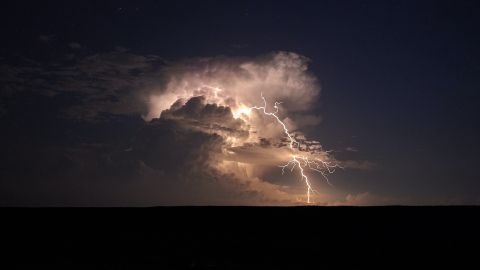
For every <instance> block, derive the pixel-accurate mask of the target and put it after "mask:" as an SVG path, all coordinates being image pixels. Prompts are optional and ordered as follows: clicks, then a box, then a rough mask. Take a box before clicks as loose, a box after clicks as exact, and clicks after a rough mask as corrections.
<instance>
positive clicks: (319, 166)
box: [250, 93, 342, 204]
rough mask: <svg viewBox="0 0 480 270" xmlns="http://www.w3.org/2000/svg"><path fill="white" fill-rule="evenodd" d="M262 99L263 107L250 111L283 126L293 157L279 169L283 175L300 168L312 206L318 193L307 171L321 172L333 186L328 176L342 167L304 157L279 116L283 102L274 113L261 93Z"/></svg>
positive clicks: (276, 107)
mask: <svg viewBox="0 0 480 270" xmlns="http://www.w3.org/2000/svg"><path fill="white" fill-rule="evenodd" d="M261 97H262V100H263V106H254V107H250V109H251V110H252V109H254V110H259V111H261V112H263V114H265V115H268V116H271V117H273V118H275V120H276V121H277V122H278V123H279V124H280V126H282V128H283V132H284V133H285V135H286V136H287V138H288V140H289V141H290V143H289V148H290V149H291V150H292V156H291V159H290V160H289V161H288V162H287V163H286V164H285V165H281V166H279V167H280V168H282V175H283V174H284V173H285V169H290V171H291V172H293V170H294V169H295V168H297V167H298V169H299V171H300V174H301V180H302V181H303V182H304V183H305V186H306V188H307V192H306V195H307V203H308V204H310V203H312V202H311V200H310V197H311V195H312V193H318V192H317V191H316V190H315V189H313V187H312V184H311V183H310V180H309V179H308V176H307V175H306V174H305V169H307V168H308V169H310V170H313V171H316V172H319V173H320V174H321V175H322V176H323V178H324V179H325V180H326V182H327V184H329V185H330V186H332V184H331V183H330V180H329V179H328V177H327V174H331V173H334V172H335V169H336V168H342V167H341V166H340V165H338V164H336V163H335V164H332V163H331V162H328V161H325V160H321V159H319V158H314V159H313V160H312V159H309V157H308V156H306V155H302V154H301V153H300V152H301V150H300V143H299V142H298V141H297V140H296V139H295V136H294V134H292V133H290V131H289V130H288V128H287V126H286V125H285V123H284V122H283V121H282V120H280V118H279V117H278V115H277V114H278V111H279V107H278V105H280V104H281V102H277V101H275V103H274V105H273V108H274V111H272V112H268V111H267V100H266V99H265V97H264V96H263V93H261ZM327 153H328V152H327Z"/></svg>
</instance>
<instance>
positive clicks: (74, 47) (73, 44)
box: [68, 42, 82, 50]
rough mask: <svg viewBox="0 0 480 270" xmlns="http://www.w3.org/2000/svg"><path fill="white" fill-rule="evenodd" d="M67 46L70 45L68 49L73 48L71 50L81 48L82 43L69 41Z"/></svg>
mask: <svg viewBox="0 0 480 270" xmlns="http://www.w3.org/2000/svg"><path fill="white" fill-rule="evenodd" d="M68 47H70V49H73V50H79V49H81V48H82V45H80V43H77V42H70V43H68Z"/></svg>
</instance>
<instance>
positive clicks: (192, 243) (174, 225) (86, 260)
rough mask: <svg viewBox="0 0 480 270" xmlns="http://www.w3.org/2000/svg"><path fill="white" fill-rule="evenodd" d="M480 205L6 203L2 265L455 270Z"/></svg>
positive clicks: (468, 257) (469, 246) (473, 237)
mask: <svg viewBox="0 0 480 270" xmlns="http://www.w3.org/2000/svg"><path fill="white" fill-rule="evenodd" d="M479 209H480V208H479V207H469V206H435V207H402V206H388V207H153V208H69V209H65V208H4V209H2V210H1V212H2V213H1V215H2V220H3V221H2V236H1V238H2V246H3V248H2V250H4V251H3V252H2V253H3V256H2V257H3V259H2V264H6V263H14V264H16V265H20V266H28V265H30V266H32V265H35V266H38V265H43V266H49V267H53V268H55V269H251V268H265V267H268V268H269V269H276V268H289V269H300V268H309V267H313V268H318V269H320V268H327V269H329V268H332V267H333V268H340V267H344V266H355V267H369V266H384V267H390V266H408V267H410V266H411V265H412V264H414V263H415V265H419V263H420V264H424V265H426V266H427V265H428V266H432V265H444V264H452V265H455V266H457V267H458V266H460V265H464V264H467V263H469V262H473V260H474V259H475V256H476V255H475V254H476V253H477V252H478V243H479V240H480V233H479V232H478V228H480V222H479V221H478V218H477V217H478V215H479ZM2 268H3V269H8V268H5V267H2Z"/></svg>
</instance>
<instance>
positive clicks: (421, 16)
mask: <svg viewBox="0 0 480 270" xmlns="http://www.w3.org/2000/svg"><path fill="white" fill-rule="evenodd" d="M137 2H138V3H137ZM2 6H3V7H2V11H1V19H0V20H1V24H2V33H3V41H2V46H1V49H0V52H1V57H2V59H1V61H2V62H3V63H6V65H7V66H8V67H12V66H22V65H24V63H25V62H26V61H27V59H30V60H35V61H37V63H51V62H54V61H56V59H59V58H60V57H63V56H64V55H68V54H71V53H72V51H73V50H76V51H75V55H76V56H77V57H78V56H79V55H80V56H88V55H93V54H98V53H104V52H109V51H112V50H115V48H117V49H118V47H123V48H126V49H128V50H129V52H132V53H135V54H138V55H157V56H159V57H161V58H162V59H164V60H167V61H176V60H179V59H184V58H190V57H199V56H206V57H207V56H208V57H211V56H218V55H227V56H256V55H261V54H265V53H269V52H271V51H293V52H296V53H299V54H302V55H304V56H306V57H308V58H310V59H311V63H310V70H311V72H312V73H313V74H315V75H316V76H317V77H318V78H319V80H320V83H321V86H322V93H321V97H320V98H319V99H318V101H316V102H317V106H315V111H316V112H317V113H318V114H320V115H322V118H323V121H322V123H321V124H320V125H319V126H318V127H315V128H311V129H309V130H306V133H307V134H308V135H309V136H311V137H315V138H319V139H320V141H321V142H322V143H323V144H324V146H326V148H329V149H342V148H345V147H354V148H356V149H358V152H354V153H339V154H338V155H340V156H342V155H343V154H345V155H346V154H348V155H351V156H349V158H350V157H353V158H358V159H362V160H369V161H371V162H373V163H375V164H376V166H375V168H374V169H373V170H370V171H366V172H358V171H345V172H340V173H339V174H338V175H336V176H335V179H336V180H335V181H336V182H337V184H338V185H340V186H342V185H344V186H345V187H346V188H347V189H349V191H350V192H352V193H355V192H357V193H358V192H361V191H363V190H368V191H369V192H371V193H374V194H378V195H379V196H386V197H400V198H404V200H403V201H404V202H405V203H412V202H413V203H466V204H478V203H480V173H479V171H478V170H477V168H476V165H477V163H478V161H479V160H480V159H479V157H478V153H479V151H480V143H479V141H478V138H479V137H480V124H479V123H480V121H479V113H480V111H479V110H480V109H479V108H480V92H479V87H480V80H479V75H480V72H479V71H480V64H479V60H480V59H479V56H480V55H479V52H478V48H479V47H480V35H479V32H478V29H479V26H480V21H479V19H478V13H479V11H480V8H479V5H478V3H476V2H475V1H236V2H231V1H171V2H167V1H135V2H134V1H101V3H99V1H68V2H67V1H14V2H13V1H12V2H10V3H3V4H2ZM73 43H74V44H78V45H79V47H80V48H75V47H76V45H72V44H73ZM69 44H70V45H69ZM28 61H29V60H28ZM28 61H27V62H28ZM24 83H25V85H27V84H28V79H27V80H26V81H25V82H24ZM3 91H6V89H5V88H4V89H3ZM25 95H26V96H25ZM2 98H3V99H4V101H3V102H2V103H3V104H6V105H4V107H5V108H7V111H8V110H9V111H10V112H12V111H15V112H16V113H9V114H6V115H4V116H3V117H2V122H4V123H5V124H4V127H3V128H2V130H9V132H7V133H6V134H4V135H2V136H3V137H4V139H3V140H4V142H11V141H12V140H13V141H14V142H16V143H13V146H12V144H11V143H8V144H10V147H11V151H12V153H16V154H14V155H18V156H19V157H18V160H19V163H20V161H21V160H22V158H21V157H20V156H22V154H21V152H20V150H18V149H20V148H22V147H23V146H20V145H17V144H22V145H24V143H23V142H20V140H19V139H18V137H19V134H22V135H25V134H26V135H25V136H26V137H27V138H28V137H29V136H33V134H34V133H35V134H37V135H36V137H35V138H36V139H31V140H30V139H28V141H29V142H30V143H32V144H34V145H44V144H45V145H46V144H48V145H49V147H50V146H51V145H52V144H54V143H52V142H55V143H58V144H62V143H64V144H69V143H71V142H72V141H76V142H78V141H80V142H81V141H82V140H86V141H87V140H88V138H93V137H95V138H98V137H102V136H103V137H105V138H106V137H108V138H111V136H112V134H113V135H114V134H118V133H121V132H123V131H124V132H132V133H133V131H132V130H134V128H132V127H136V126H138V125H140V124H139V123H137V122H136V121H137V120H135V119H134V120H132V118H134V117H130V118H128V119H113V120H112V121H110V122H109V123H108V124H104V125H100V124H98V125H97V126H95V128H92V127H91V126H88V127H85V126H82V124H72V123H71V122H70V121H67V120H64V119H63V120H59V119H60V118H59V119H57V118H56V117H52V115H55V114H56V113H57V110H56V109H55V108H56V106H57V107H58V108H63V107H66V106H67V105H68V104H69V103H70V102H72V103H75V97H72V96H64V97H62V96H60V97H57V98H56V100H55V101H51V100H50V99H48V98H46V99H45V98H44V99H45V100H47V101H45V102H43V101H42V100H43V99H41V98H37V97H35V96H32V95H30V94H25V93H23V94H19V95H9V96H8V98H7V97H5V96H2ZM29 100H30V101H29ZM25 102H27V104H28V106H25ZM50 103H51V104H50ZM25 110H26V111H25ZM33 110H35V113H32V111H33ZM59 110H60V109H59ZM19 122H21V123H20V124H19ZM27 123H28V124H27ZM31 123H35V124H31ZM72 133H74V134H84V136H80V137H75V138H73V137H72V136H71V134H72ZM69 134H70V135H69ZM103 137H102V138H103ZM13 138H15V139H13ZM92 140H93V139H92ZM119 140H120V139H119ZM35 141H36V142H35ZM120 144H121V143H120ZM4 159H9V157H4ZM10 163H14V162H13V161H10ZM10 163H9V164H10ZM12 166H13V167H15V168H17V167H21V166H20V165H18V164H16V165H12V164H10V165H8V166H6V167H5V168H7V169H4V172H5V173H6V175H8V176H10V177H11V176H12V172H11V171H9V170H10V169H11V168H12ZM8 168H10V169H8ZM18 177H20V178H21V177H27V176H18ZM2 178H3V177H2ZM347 183H348V184H347ZM4 184H5V185H6V186H10V184H7V183H4ZM25 188H26V189H28V187H25ZM12 189H13V188H12ZM27 193H28V192H26V193H21V194H27ZM28 194H29V193H28ZM32 196H33V195H32ZM32 196H30V195H28V196H27V195H25V198H28V200H31V201H32V203H35V199H34V197H35V196H33V197H32ZM98 196H101V195H98ZM32 198H33V199H32ZM25 200H27V199H25ZM58 200H61V199H58ZM4 203H6V202H4ZM6 204H8V203H6Z"/></svg>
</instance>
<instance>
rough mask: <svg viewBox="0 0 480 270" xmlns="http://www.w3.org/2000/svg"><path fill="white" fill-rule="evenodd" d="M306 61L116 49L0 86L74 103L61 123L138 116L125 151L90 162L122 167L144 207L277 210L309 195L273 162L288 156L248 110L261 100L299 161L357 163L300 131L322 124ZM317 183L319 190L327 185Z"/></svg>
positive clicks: (267, 123)
mask: <svg viewBox="0 0 480 270" xmlns="http://www.w3.org/2000/svg"><path fill="white" fill-rule="evenodd" d="M308 63H309V59H308V58H306V57H304V56H301V55H299V54H296V53H292V52H275V53H269V54H266V55H262V56H259V57H225V56H222V57H211V58H194V59H187V60H183V61H175V62H169V61H165V60H163V59H161V58H159V57H157V56H152V55H149V56H140V55H135V54H132V53H129V52H125V51H115V52H110V53H105V54H97V55H92V56H87V57H78V58H76V59H75V60H73V62H72V60H68V61H67V60H65V62H64V63H52V64H51V65H44V64H43V65H40V64H39V63H35V62H29V64H28V65H26V66H23V67H15V68H13V67H11V66H8V65H2V66H0V69H2V70H4V71H5V74H4V76H3V77H2V78H0V79H1V82H2V84H3V85H4V86H5V87H6V89H7V90H9V91H6V92H4V93H3V94H5V95H15V94H18V93H22V92H29V93H33V94H38V95H43V96H47V97H57V96H74V97H75V99H73V102H72V103H71V104H69V106H66V107H62V108H63V113H64V115H63V117H64V118H67V119H73V120H76V121H80V122H85V123H90V124H92V123H101V122H102V121H107V122H108V121H111V120H110V116H117V117H119V116H132V115H134V116H142V117H143V119H144V123H143V127H142V128H141V129H140V131H139V132H138V133H137V134H136V135H135V136H134V138H123V140H124V141H123V142H122V143H121V145H125V148H124V149H122V150H118V149H117V150H111V149H114V148H115V147H113V146H108V147H107V146H105V147H104V146H102V147H101V149H103V150H98V149H99V148H95V150H94V152H92V153H91V155H95V156H98V157H99V158H100V157H103V156H104V157H106V160H105V161H102V160H103V158H100V161H99V162H98V163H100V164H105V166H103V167H102V168H101V173H100V172H97V173H95V172H92V174H97V175H103V177H104V178H109V177H110V175H117V174H109V173H108V171H109V170H114V171H118V170H121V171H122V172H124V173H122V177H121V178H125V177H127V178H128V177H130V178H132V181H137V182H139V183H140V182H141V183H142V186H143V188H146V189H148V191H147V190H145V191H144V194H150V195H149V197H148V198H149V200H152V198H155V196H158V198H156V199H153V200H154V201H158V202H159V203H160V204H250V205H251V204H254V205H263V204H275V205H278V204H294V203H297V202H299V201H304V198H303V197H304V195H305V194H304V192H305V190H304V186H303V184H302V182H301V181H298V180H299V179H298V175H297V173H295V172H293V173H292V174H287V175H283V176H282V175H281V174H280V172H281V170H280V169H279V168H278V165H281V164H284V163H285V162H287V161H288V158H289V157H290V155H291V149H289V148H288V142H287V141H286V140H285V133H284V130H283V129H282V128H281V127H280V126H279V124H278V122H277V121H276V120H275V119H274V118H272V117H268V116H266V115H264V114H263V113H262V112H261V111H258V110H252V109H251V107H253V106H259V105H263V103H262V102H263V101H262V95H263V97H265V99H266V101H267V104H266V105H267V107H268V108H267V109H268V110H269V111H273V110H274V108H273V107H272V106H273V104H274V102H277V101H278V102H282V103H281V104H279V105H278V108H279V110H278V116H279V119H280V120H281V121H282V122H283V123H285V125H286V127H287V128H288V129H289V130H290V131H291V132H292V135H293V136H294V137H295V138H296V140H297V142H298V143H299V144H298V150H299V151H301V152H302V153H303V154H304V155H305V156H308V157H311V158H318V159H321V160H323V161H328V162H336V163H339V164H341V165H343V166H344V167H355V166H356V164H358V163H355V162H353V161H344V162H340V161H338V160H335V158H334V157H333V156H332V155H330V154H329V153H328V152H327V151H325V150H324V149H323V148H322V146H321V144H320V142H318V141H315V140H309V139H307V138H306V137H305V136H304V134H302V132H301V130H302V128H303V127H305V126H308V125H316V124H318V122H319V121H320V117H319V116H318V115H315V114H312V113H311V109H312V105H313V104H314V103H315V102H316V101H317V100H318V98H319V94H320V85H319V83H318V80H317V78H316V77H315V76H314V75H313V74H312V73H310V72H309V71H308ZM8 113H9V112H8V110H7V111H6V112H4V114H8ZM99 145H100V144H99ZM79 147H80V146H79ZM82 147H83V146H82ZM88 149H90V148H88ZM88 149H86V148H84V147H83V149H82V150H81V151H73V152H72V151H71V150H69V152H68V155H69V159H71V160H74V161H75V163H85V162H86V161H85V160H83V157H82V156H80V155H77V154H76V153H84V152H90V150H88ZM108 149H110V150H108ZM92 151H93V150H92ZM98 152H100V153H101V155H99V154H97V153H98ZM85 156H88V155H85ZM117 163H119V164H117ZM120 163H121V164H120ZM74 167H75V166H74ZM357 167H358V166H357ZM75 168H76V167H75ZM72 170H74V169H72ZM75 170H76V169H75ZM127 172H128V173H127ZM69 174H71V175H75V173H74V172H71V173H69ZM89 177H90V178H97V177H96V176H94V175H90V176H89ZM112 177H113V176H112ZM321 178H322V176H318V179H317V180H318V181H315V182H314V183H315V185H320V186H322V185H323V186H322V187H327V186H326V185H325V183H324V182H322V179H321ZM72 179H73V178H72ZM75 179H76V178H75ZM142 179H143V180H142ZM145 179H150V180H151V181H153V182H149V181H150V180H145ZM75 181H76V180H75ZM148 183H150V184H148ZM117 184H118V185H119V186H121V185H122V183H117ZM132 185H133V184H132ZM148 185H151V187H152V188H153V187H154V188H153V189H154V190H155V189H156V190H157V193H155V192H154V191H153V190H152V189H151V188H148ZM167 191H168V192H167ZM139 193H141V192H140V191H139ZM155 194H156V195H155ZM172 194H176V195H177V196H173V195H172ZM144 199H147V197H144V198H142V199H138V200H144Z"/></svg>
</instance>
